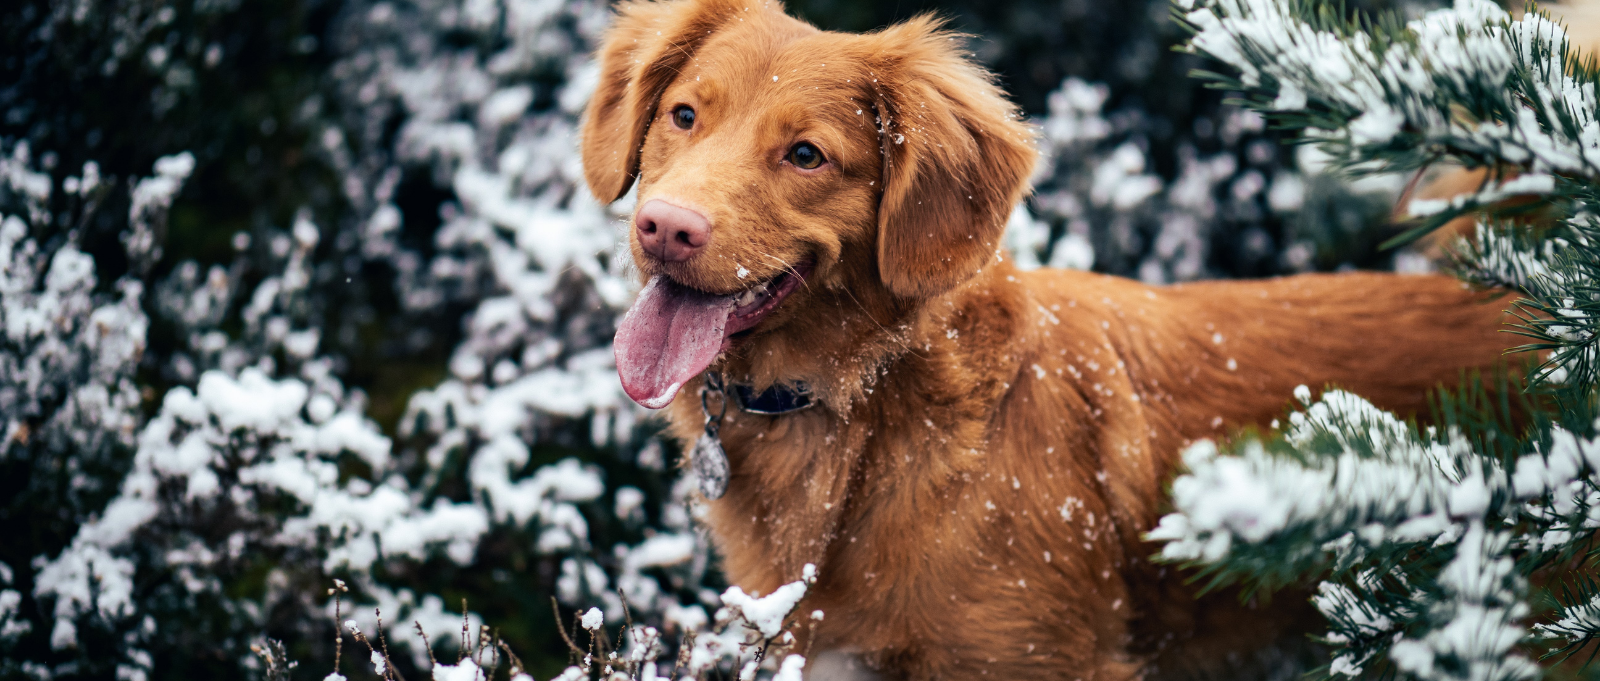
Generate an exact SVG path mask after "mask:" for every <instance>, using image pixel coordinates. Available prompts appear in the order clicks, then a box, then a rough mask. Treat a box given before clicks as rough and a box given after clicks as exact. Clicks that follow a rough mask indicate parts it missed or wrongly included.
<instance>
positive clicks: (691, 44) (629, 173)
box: [582, 0, 742, 203]
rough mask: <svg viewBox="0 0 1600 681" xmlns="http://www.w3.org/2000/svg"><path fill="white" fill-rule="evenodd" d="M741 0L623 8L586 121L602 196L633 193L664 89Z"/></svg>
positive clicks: (596, 187)
mask: <svg viewBox="0 0 1600 681" xmlns="http://www.w3.org/2000/svg"><path fill="white" fill-rule="evenodd" d="M740 9H742V7H739V8H735V6H734V0H670V1H667V2H646V1H642V0H635V1H634V2H628V3H624V4H622V5H621V6H619V7H618V8H617V18H616V22H615V23H613V24H612V26H611V29H610V30H608V31H607V32H606V35H605V38H604V40H603V41H602V43H601V46H600V52H599V57H600V83H599V85H598V86H597V87H596V88H595V91H594V96H593V97H592V98H590V100H589V107H588V109H587V110H585V112H584V121H583V143H582V146H583V176H584V179H586V180H588V182H589V191H591V192H593V193H594V195H595V198H597V199H600V202H601V203H611V202H612V201H616V200H617V199H620V198H622V195H623V194H626V193H628V188H629V187H632V186H633V181H634V180H635V179H636V178H637V177H638V176H639V151H640V148H641V147H643V146H644V137H645V134H646V133H648V132H649V131H650V121H651V120H653V119H654V118H655V115H656V106H657V105H658V104H660V101H661V93H662V92H663V91H664V90H666V89H667V86H668V85H670V84H671V83H672V79H673V78H675V77H676V76H677V75H678V72H679V71H681V70H683V67H684V66H685V65H687V64H688V63H689V60H690V59H692V58H693V57H694V53H695V51H696V50H697V49H699V47H700V45H701V44H703V43H704V42H705V40H706V38H709V37H710V36H711V35H712V34H713V33H715V32H716V30H717V28H718V27H720V26H722V25H723V24H724V23H726V22H728V21H732V20H735V19H737V17H736V16H735V15H734V12H736V11H739V10H740Z"/></svg>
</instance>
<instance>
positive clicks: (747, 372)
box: [583, 0, 1511, 679]
mask: <svg viewBox="0 0 1600 681" xmlns="http://www.w3.org/2000/svg"><path fill="white" fill-rule="evenodd" d="M964 49H965V48H964V46H963V45H962V44H961V41H960V40H958V39H956V37H955V36H952V35H950V34H947V33H944V32H941V31H940V30H939V26H938V22H936V21H932V20H929V19H917V20H913V21H910V22H907V23H904V24H900V25H897V26H893V27H890V28H888V29H885V30H883V31H880V32H877V33H872V34H865V35H851V34H839V33H829V32H822V31H819V30H817V29H815V28H813V27H811V26H809V25H807V24H804V23H802V22H800V21H798V20H795V19H793V18H790V17H788V16H786V15H785V14H783V13H782V10H781V8H780V7H778V6H777V5H775V4H769V3H761V2H758V1H752V2H749V3H748V4H747V3H744V2H727V1H724V0H678V1H675V2H654V3H652V2H635V3H630V4H623V5H621V6H620V7H619V9H618V17H617V20H616V23H615V25H614V27H613V28H612V29H611V31H610V33H609V34H608V35H607V37H606V41H605V44H604V46H603V48H602V50H601V53H600V62H601V80H600V84H599V89H598V91H597V93H596V95H595V98H594V100H593V101H592V103H591V104H590V109H589V111H588V113H587V116H586V120H585V124H584V139H583V157H584V165H585V171H586V173H587V177H588V180H589V184H590V187H591V189H592V190H593V191H594V193H595V194H596V196H598V197H599V198H600V199H601V200H603V201H611V200H615V199H617V198H619V197H621V196H622V195H624V194H626V193H627V191H628V189H629V188H630V187H631V186H632V185H633V184H635V183H637V184H638V189H639V194H638V203H639V204H641V205H642V204H643V203H644V202H645V201H647V200H649V199H653V198H665V199H668V200H670V201H672V202H674V203H678V204H679V205H682V206H685V207H690V208H693V209H695V210H698V211H700V212H701V213H702V214H704V215H705V216H706V217H707V218H708V219H709V220H710V221H711V223H712V225H713V230H712V239H711V243H710V245H709V246H708V247H707V250H706V251H705V252H704V253H702V254H701V255H699V256H696V257H695V258H692V259H690V260H688V261H686V262H683V263H662V262H659V261H655V260H652V259H650V258H648V257H646V255H645V254H644V253H643V252H642V251H641V250H640V249H639V247H638V242H637V240H636V239H635V240H634V243H633V253H634V257H635V260H636V262H637V263H638V265H639V268H640V270H641V273H642V274H643V275H644V276H645V277H649V276H653V275H656V274H666V275H668V276H670V277H672V278H674V279H676V280H677V281H679V282H681V283H683V284H686V285H689V286H693V287H696V288H699V289H702V290H706V291H710V292H715V293H730V292H735V291H739V290H742V289H744V288H746V287H749V286H751V285H753V284H755V283H756V282H759V281H764V280H766V279H770V278H772V277H774V276H777V275H778V274H780V273H782V272H783V271H784V270H785V269H786V268H789V267H792V266H794V265H796V264H798V263H800V262H802V261H805V260H808V259H814V260H815V262H816V269H815V270H814V272H813V273H812V275H811V276H810V277H809V279H808V280H807V282H806V286H805V288H804V289H803V290H801V291H799V292H797V293H795V294H794V295H793V296H791V297H790V298H789V299H788V300H786V301H784V303H783V304H782V305H781V306H780V308H779V309H778V310H777V311H776V312H775V313H774V314H773V315H771V316H770V317H768V318H767V319H766V320H765V321H763V322H762V323H761V325H759V326H758V327H756V328H755V329H753V330H752V331H751V332H748V333H746V334H743V335H742V336H741V337H739V338H737V339H736V342H735V344H734V346H733V347H732V348H730V349H729V350H728V352H726V353H725V354H724V355H723V356H722V357H721V358H720V359H719V360H718V363H717V364H716V365H715V366H714V368H715V369H716V370H719V371H721V372H723V373H724V374H725V375H727V376H729V377H731V378H733V379H736V380H746V381H751V382H753V383H755V384H756V385H757V386H758V387H765V386H768V385H771V384H773V383H775V382H796V381H803V382H805V383H807V384H809V385H811V386H812V387H813V388H814V389H815V390H816V391H817V395H818V398H819V400H820V402H821V404H820V405H819V407H817V408H814V409H810V410H807V411H803V412H797V413H794V414H790V415H785V416H778V417H766V416H756V415H750V414H742V413H730V414H729V417H728V419H727V422H726V423H725V424H724V426H723V428H722V438H723V442H724V444H725V446H726V448H727V451H728V455H729V458H730V462H731V466H732V477H731V482H730V484H729V491H728V493H727V496H726V497H724V498H722V499H720V500H718V501H713V502H709V503H708V507H709V513H708V515H707V517H706V520H707V522H708V524H709V525H710V526H711V529H712V530H713V534H714V536H715V538H716V543H717V546H718V548H719V551H720V553H721V555H722V558H723V568H724V570H725V572H726V573H727V576H728V578H729V579H730V580H731V581H732V582H733V583H735V584H738V585H740V586H741V587H743V588H745V589H746V590H748V591H755V592H760V593H769V592H770V591H772V590H773V589H774V588H776V587H777V586H779V585H781V584H784V583H786V582H790V581H793V580H795V579H797V578H798V577H799V575H800V571H801V567H802V566H803V565H804V564H806V563H814V564H816V565H817V566H818V568H819V570H820V581H819V582H818V583H817V584H816V586H815V587H814V589H813V590H812V592H811V594H810V595H809V596H808V597H807V598H806V600H805V602H803V603H802V604H801V607H800V608H799V610H798V611H799V612H807V613H809V612H811V611H812V610H815V609H820V610H823V611H825V612H826V619H824V620H823V621H821V622H819V623H817V624H816V628H815V632H814V635H813V637H812V639H811V640H810V641H809V646H810V647H811V649H812V650H814V651H816V652H818V653H820V652H823V651H843V652H848V653H853V654H856V655H858V656H859V659H860V660H861V661H862V662H864V663H866V664H867V665H868V666H870V667H873V668H875V669H877V670H878V672H879V673H881V674H883V675H884V676H887V677H890V678H907V679H968V678H979V677H982V676H988V677H990V678H1012V679H1017V678H1028V679H1127V678H1139V677H1142V676H1143V677H1154V676H1166V677H1180V676H1186V675H1190V674H1194V673H1216V672H1226V671H1230V670H1231V669H1232V665H1235V664H1237V660H1239V659H1241V658H1240V657H1239V656H1244V655H1248V654H1249V653H1250V651H1252V650H1255V649H1258V648H1260V647H1261V646H1263V645H1266V644H1268V643H1270V642H1272V641H1273V640H1275V639H1278V638H1281V637H1282V635H1283V634H1284V632H1286V631H1290V630H1292V629H1293V628H1295V627H1297V626H1299V625H1300V624H1301V623H1303V622H1304V621H1306V619H1307V618H1308V617H1309V615H1308V613H1307V610H1306V606H1305V603H1304V601H1303V599H1297V598H1282V599H1279V600H1278V601H1277V602H1276V603H1275V604H1274V605H1273V606H1272V607H1261V608H1255V607H1252V606H1240V605H1238V604H1237V603H1235V602H1234V601H1232V600H1230V597H1227V596H1224V597H1220V598H1219V597H1212V598H1208V599H1204V600H1197V599H1195V598H1194V597H1193V595H1192V593H1191V592H1190V591H1189V590H1188V589H1187V588H1186V587H1184V586H1183V584H1182V582H1181V580H1180V579H1178V578H1177V577H1176V576H1175V575H1174V574H1172V573H1171V572H1170V571H1169V570H1167V569H1163V568H1161V567H1158V566H1153V565H1152V564H1150V563H1149V562H1148V561H1147V560H1146V559H1147V557H1148V556H1149V555H1151V554H1152V553H1153V552H1155V551H1156V550H1157V548H1158V547H1156V546H1153V545H1150V544H1147V543H1145V542H1143V541H1142V540H1141V539H1140V536H1141V534H1142V533H1143V532H1145V531H1147V530H1148V529H1149V528H1150V527H1152V525H1153V524H1154V522H1155V521H1156V519H1157V518H1158V517H1159V515H1160V514H1161V512H1162V510H1163V508H1164V505H1165V503H1166V497H1165V485H1166V484H1167V483H1168V482H1169V480H1170V478H1171V476H1172V475H1173V473H1174V463H1175V460H1176V458H1177V454H1178V452H1179V451H1180V450H1181V448H1182V447H1183V445H1184V444H1185V443H1187V442H1189V441H1192V440H1194V439H1197V438H1205V437H1217V436H1224V435H1226V434H1227V433H1229V432H1230V431H1231V430H1233V429H1236V428H1238V427H1241V426H1247V425H1264V424H1265V423H1267V422H1268V421H1270V420H1271V419H1273V418H1275V417H1278V416H1281V415H1282V414H1283V413H1284V412H1285V411H1286V409H1287V407H1288V398H1289V395H1290V393H1291V391H1292V390H1293V388H1294V387H1295V386H1297V385H1300V384H1309V385H1312V386H1313V387H1317V386H1321V385H1324V384H1329V383H1334V384H1339V385H1341V386H1344V387H1347V388H1351V389H1353V390H1355V391H1356V392H1358V393H1361V394H1363V395H1365V396H1368V397H1369V398H1371V399H1372V400H1373V401H1374V402H1376V403H1377V404H1379V405H1381V406H1384V407H1387V408H1391V409H1397V410H1400V411H1401V412H1415V411H1417V410H1419V409H1423V408H1424V407H1425V392H1426V391H1427V390H1428V389H1429V388H1432V387H1434V386H1436V385H1437V384H1439V383H1441V382H1453V381H1454V380H1455V379H1456V377H1457V376H1458V372H1459V371H1460V370H1461V369H1462V368H1464V367H1481V366H1488V365H1491V364H1493V363H1495V362H1496V361H1497V359H1498V357H1499V355H1500V352H1501V350H1502V349H1504V348H1505V347H1507V346H1508V345H1510V344H1511V343H1510V342H1509V339H1508V337H1506V336H1505V335H1503V334H1497V333H1496V328H1497V326H1498V324H1499V322H1500V321H1501V319H1500V318H1501V314H1500V312H1499V309H1500V306H1491V305H1483V304H1481V301H1482V295H1481V294H1475V293H1472V292H1469V291H1467V290H1465V289H1464V288H1463V287H1462V286H1461V285H1460V284H1459V283H1457V282H1455V281H1453V280H1451V279H1448V278H1444V277H1436V276H1396V275H1388V274H1356V273H1352V274H1343V275H1305V276H1297V277H1287V278H1282V279H1273V280H1265V281H1230V282H1211V283H1201V284H1186V285H1179V286H1168V287H1151V286H1146V285H1143V284H1140V283H1137V282H1134V281H1129V280H1126V279H1119V278H1115V277H1108V276H1101V275H1096V274H1089V273H1083V272H1071V271H1055V270H1041V271H1035V272H1027V273H1023V272H1019V271H1017V270H1015V269H1014V268H1013V267H1011V265H1010V264H1009V263H1008V262H1005V261H1003V260H1001V259H998V258H997V257H996V250H997V242H998V240H999V237H1000V233H1001V230H1002V227H1003V224H1004V222H1005V218H1006V215H1007V213H1008V212H1009V211H1010V209H1011V206H1013V205H1014V204H1015V202H1016V201H1017V200H1019V199H1020V197H1021V196H1022V195H1023V193H1024V192H1025V191H1026V185H1027V177H1028V175H1029V173H1030V172H1031V170H1032V167H1033V163H1034V158H1035V151H1034V149H1033V146H1032V139H1033V132H1032V130H1030V129H1029V128H1027V127H1026V126H1025V125H1023V124H1022V123H1020V122H1019V120H1018V117H1017V115H1016V113H1015V110H1014V108H1013V107H1012V106H1011V105H1010V104H1009V103H1007V102H1006V101H1005V99H1004V98H1003V96H1002V95H1001V93H1000V92H999V91H998V89H996V88H995V87H994V86H993V85H992V84H991V81H990V78H989V76H988V75H987V74H985V73H984V72H982V71H981V70H980V69H978V68H977V67H975V66H973V65H972V64H971V63H970V62H969V61H967V60H966V54H967V53H966V52H965V51H964ZM774 76H776V77H777V80H776V81H774V78H773V77H774ZM679 104H687V105H690V106H693V107H694V108H695V109H696V111H697V114H698V116H697V122H696V124H695V127H694V128H693V129H692V130H690V131H684V130H680V129H677V128H676V127H675V126H674V125H673V124H672V122H671V121H670V120H669V119H668V116H669V115H670V112H671V111H672V109H673V108H674V107H675V106H677V105H679ZM801 140H805V141H810V142H813V143H814V144H816V145H817V146H818V147H819V148H821V149H822V151H823V153H824V155H825V156H826V157H827V158H828V160H829V163H830V165H828V166H825V167H824V168H822V169H821V170H822V172H811V173H806V172H801V171H800V170H799V169H797V168H794V167H793V166H790V165H788V164H787V163H786V162H785V161H784V160H783V159H784V154H785V153H786V151H787V150H788V149H789V147H790V146H792V145H793V144H794V143H796V142H798V141H801ZM741 268H743V269H745V270H747V274H746V275H745V276H743V277H741V276H740V275H739V270H740V269H741ZM698 388H699V381H696V382H694V383H691V384H690V385H687V386H685V387H684V388H683V391H682V392H681V393H680V394H679V396H678V399H677V400H676V401H675V402H674V403H673V404H672V405H671V406H669V407H668V408H667V409H666V410H665V412H666V415H667V418H668V421H669V422H670V431H671V433H672V435H673V436H675V437H676V438H678V440H679V441H680V442H682V443H684V444H688V443H690V442H692V441H693V439H694V438H695V437H696V436H698V435H699V434H700V429H701V424H702V422H703V417H702V414H701V408H700V402H699V400H698V399H696V398H695V397H694V396H695V394H696V391H697V390H698ZM798 630H799V631H802V632H803V631H805V627H799V628H798Z"/></svg>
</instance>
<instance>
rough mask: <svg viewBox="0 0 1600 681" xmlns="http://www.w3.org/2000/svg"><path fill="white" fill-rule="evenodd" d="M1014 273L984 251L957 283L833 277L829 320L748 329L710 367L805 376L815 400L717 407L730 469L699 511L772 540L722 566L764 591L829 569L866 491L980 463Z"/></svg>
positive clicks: (923, 488) (685, 404)
mask: <svg viewBox="0 0 1600 681" xmlns="http://www.w3.org/2000/svg"><path fill="white" fill-rule="evenodd" d="M1014 275H1015V270H1014V269H1013V268H1012V267H1011V266H1010V265H1009V263H1003V262H995V263H991V264H990V266H988V267H985V268H984V270H983V271H981V272H979V273H978V274H977V275H976V276H975V277H974V278H973V279H972V280H970V281H968V282H967V283H965V284H963V285H961V286H960V287H958V288H956V289H955V290H952V291H950V292H948V293H945V294H943V295H941V296H938V297H935V298H932V299H927V300H922V301H915V302H907V301H895V300H887V299H885V298H883V297H879V296H875V295H874V294H872V293H870V292H867V293H863V292H862V289H859V288H858V289H855V290H852V287H850V286H848V285H845V286H841V287H837V288H835V289H829V290H826V291H825V293H827V294H829V295H826V296H817V298H821V299H822V300H820V301H816V302H814V303H813V304H819V305H824V306H826V307H829V308H831V312H832V314H824V315H818V317H816V318H821V319H825V320H827V322H829V323H822V324H814V325H813V326H811V327H810V328H804V329H798V330H797V331H798V333H774V334H771V336H770V337H767V338H760V337H758V338H752V339H751V341H756V342H751V343H748V344H746V345H745V346H744V347H742V348H741V349H740V351H739V352H737V353H730V356H729V357H726V358H724V360H723V362H721V363H720V364H719V366H717V367H716V368H717V369H718V370H720V371H721V372H723V374H724V375H725V376H735V377H739V378H738V379H735V380H744V381H748V382H750V383H751V384H753V385H754V386H756V387H757V388H758V389H763V388H764V387H765V386H768V385H772V384H774V383H806V384H808V385H809V386H810V387H811V389H812V390H813V391H815V395H816V399H817V401H818V404H817V406H816V407H813V408H811V409H808V410H805V411H802V412H796V413H794V414H789V415H784V416H778V417H769V416H761V415H754V414H740V413H730V416H729V417H728V418H726V419H725V421H724V423H723V425H722V430H721V433H722V435H721V436H722V439H723V442H724V446H725V447H726V449H727V452H728V455H729V459H730V463H731V465H732V472H733V476H732V479H731V481H730V485H729V491H728V494H727V496H726V497H724V498H723V499H721V500H719V501H718V502H716V503H715V504H713V505H712V508H711V514H710V516H711V517H710V518H709V519H710V521H711V522H712V524H713V525H714V526H715V529H716V530H717V532H716V534H717V536H718V538H719V540H720V541H723V542H728V543H730V544H732V543H739V544H744V545H752V544H754V545H766V546H768V547H769V548H770V551H766V552H749V551H742V552H737V555H743V556H750V555H756V554H761V555H765V556H767V559H764V560H763V561H762V562H761V563H760V564H756V563H752V564H751V565H734V564H730V565H727V566H726V568H727V570H728V572H729V575H730V577H732V578H733V579H734V580H735V581H736V582H738V583H740V584H743V585H748V586H749V587H754V588H755V589H757V590H758V591H761V592H763V593H764V592H767V591H769V590H770V589H773V588H776V587H777V586H779V585H781V584H783V583H785V582H788V581H792V580H793V579H795V578H796V577H797V576H798V575H799V572H800V568H801V566H803V565H804V564H805V563H815V564H817V565H818V566H819V567H822V568H824V569H825V568H826V562H827V557H828V555H829V554H831V553H835V552H837V551H838V550H839V547H838V546H836V544H838V543H840V542H843V543H850V542H858V541H863V540H865V538H864V537H861V536H857V535H858V534H859V529H860V528H857V527H855V521H853V520H848V518H849V515H850V511H851V510H852V508H854V507H857V506H858V505H860V504H863V503H865V502H864V500H865V499H867V498H869V497H871V496H873V495H880V494H892V495H902V494H934V493H937V491H938V490H939V489H940V488H941V487H943V486H946V485H949V484H951V483H952V482H953V481H957V480H959V479H961V477H962V476H965V475H971V474H974V473H981V461H982V452H983V450H984V447H985V443H984V438H985V436H986V431H987V425H988V422H989V419H990V416H991V414H992V413H993V410H994V409H995V408H996V407H997V406H998V404H999V402H1000V400H1001V399H1002V398H1003V397H1004V394H1005V391H1006V389H1007V388H1008V387H1009V383H1008V381H1009V380H1010V377H1012V376H1014V375H1015V374H1016V372H1017V371H1018V368H1017V362H1018V361H1020V359H1019V356H1018V353H1015V352H1011V351H1010V350H1009V348H1008V344H1009V343H1011V342H1014V339H1016V338H1018V337H1019V336H1020V335H1022V334H1019V333H1017V326H1018V325H1019V324H1021V323H1023V321H1022V320H1023V318H1024V317H1025V315H1024V314H1023V302H1024V301H1025V300H1026V294H1025V292H1023V291H1022V289H1021V286H1020V283H1019V282H1018V281H1017V278H1016V277H1015V276H1014ZM696 387H698V386H691V389H693V388H696ZM691 394H692V393H691ZM691 402H692V404H690V403H691ZM672 414H673V419H672V420H673V426H674V430H675V431H676V432H677V434H678V436H679V437H680V438H682V439H688V438H692V437H693V436H694V435H696V434H697V433H695V432H694V431H696V430H698V428H699V427H700V424H701V423H703V415H702V414H701V413H700V404H699V403H698V402H697V401H693V400H682V399H680V400H679V403H677V404H675V405H674V407H673V411H672ZM886 442H893V443H895V446H894V447H892V448H889V447H885V446H883V443H886ZM890 449H892V450H893V451H894V452H904V451H917V452H919V453H920V456H919V457H918V458H917V459H916V460H907V459H905V458H904V457H903V454H900V453H897V454H895V455H893V456H890V455H888V452H889V450H890ZM846 525H850V526H851V527H849V528H846V527H845V526H846ZM884 529H887V528H884ZM847 534H848V535H850V536H846V535H847ZM725 554H726V555H729V556H730V558H732V557H733V556H734V555H735V554H734V552H725Z"/></svg>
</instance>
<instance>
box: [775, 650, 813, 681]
mask: <svg viewBox="0 0 1600 681" xmlns="http://www.w3.org/2000/svg"><path fill="white" fill-rule="evenodd" d="M805 667H806V658H804V657H801V656H799V655H788V656H785V657H784V658H783V664H782V665H780V666H779V667H778V673H777V674H775V675H773V677H772V681H805Z"/></svg>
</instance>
